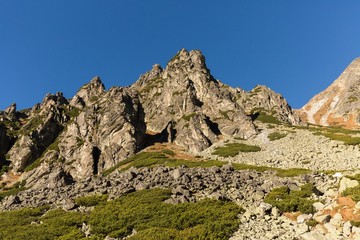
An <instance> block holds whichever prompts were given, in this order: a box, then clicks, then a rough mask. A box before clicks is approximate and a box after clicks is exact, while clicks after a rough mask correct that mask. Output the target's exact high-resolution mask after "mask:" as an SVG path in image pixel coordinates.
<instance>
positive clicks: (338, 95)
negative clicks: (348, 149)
mask: <svg viewBox="0 0 360 240" xmlns="http://www.w3.org/2000/svg"><path fill="white" fill-rule="evenodd" d="M359 112H360V58H357V59H355V60H354V61H353V62H352V63H351V64H350V65H349V66H348V67H347V68H346V69H345V71H344V72H343V73H342V74H341V75H340V76H339V78H338V79H336V80H335V81H334V82H333V83H332V84H331V85H330V86H329V87H328V88H327V89H325V90H324V91H322V92H321V93H319V94H317V95H315V96H314V97H313V98H312V99H311V100H310V101H309V102H308V103H307V104H305V105H304V106H303V107H302V108H301V109H300V110H298V113H299V115H300V117H301V119H302V120H303V121H305V122H309V123H312V124H318V125H323V126H342V127H345V128H349V129H359V128H360V118H359Z"/></svg>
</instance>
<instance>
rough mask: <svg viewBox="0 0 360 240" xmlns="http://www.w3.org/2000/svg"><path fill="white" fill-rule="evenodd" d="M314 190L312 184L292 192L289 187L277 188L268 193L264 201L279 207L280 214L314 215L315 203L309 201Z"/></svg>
mask: <svg viewBox="0 0 360 240" xmlns="http://www.w3.org/2000/svg"><path fill="white" fill-rule="evenodd" d="M314 189H315V188H314V186H313V185H312V184H311V183H308V184H305V185H303V186H301V189H300V190H298V191H294V190H290V189H289V188H288V187H280V188H275V189H273V190H272V191H271V192H270V193H268V195H267V196H266V197H265V199H264V201H265V202H266V203H269V204H271V205H272V206H275V207H277V208H278V209H279V210H280V212H297V211H300V212H302V213H314V212H315V209H314V207H313V203H314V202H315V201H314V200H310V199H309V197H310V196H311V195H312V193H313V192H314Z"/></svg>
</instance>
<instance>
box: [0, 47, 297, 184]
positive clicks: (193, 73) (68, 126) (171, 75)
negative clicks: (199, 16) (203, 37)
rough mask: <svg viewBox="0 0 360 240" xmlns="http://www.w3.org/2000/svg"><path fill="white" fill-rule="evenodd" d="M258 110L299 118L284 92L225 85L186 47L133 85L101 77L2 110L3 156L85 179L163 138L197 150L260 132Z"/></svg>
mask: <svg viewBox="0 0 360 240" xmlns="http://www.w3.org/2000/svg"><path fill="white" fill-rule="evenodd" d="M259 113H262V114H268V115H272V117H273V118H276V119H278V121H281V122H284V123H288V124H299V123H300V121H299V118H298V117H297V116H296V114H294V112H293V111H292V109H291V108H290V106H289V105H288V104H287V102H286V100H285V99H284V98H283V97H282V96H281V95H279V94H276V93H274V92H273V91H272V90H270V89H269V88H267V87H265V86H258V87H256V88H254V89H253V90H252V91H250V92H245V91H244V90H242V89H240V88H236V89H235V88H232V87H230V86H228V85H225V84H223V83H221V82H220V81H219V80H216V79H215V78H214V77H213V76H212V75H211V74H210V70H209V69H208V68H207V66H206V63H205V57H204V56H203V55H202V53H201V52H200V51H198V50H195V51H190V52H188V51H186V50H185V49H182V50H180V51H179V52H178V53H177V54H176V55H175V56H174V57H173V58H172V59H171V60H170V61H169V63H168V64H167V66H166V68H165V69H163V68H161V66H159V65H154V66H153V68H152V69H151V70H150V71H149V72H147V73H145V74H143V75H141V76H140V78H139V79H138V80H137V81H136V82H135V83H134V84H133V85H132V86H130V87H112V88H110V89H109V90H108V91H106V90H105V86H104V84H103V83H102V82H101V79H100V78H99V77H95V78H94V79H92V80H91V81H90V82H89V83H88V84H86V85H84V86H83V87H81V88H80V90H79V91H78V92H77V93H76V95H75V96H74V97H73V98H72V99H70V100H68V99H66V98H65V97H64V96H63V95H62V93H56V94H48V95H47V96H46V97H45V98H44V100H43V102H42V103H40V104H36V105H35V106H34V107H33V108H32V109H26V110H23V111H16V105H12V106H10V107H9V108H8V109H6V110H5V111H3V112H2V113H1V119H2V121H1V125H0V126H1V128H0V141H1V142H2V144H1V146H0V154H1V155H0V157H1V158H2V165H6V164H9V163H10V168H11V170H12V172H14V173H22V172H24V171H25V172H27V174H28V175H29V176H32V175H34V174H35V175H34V176H39V175H41V176H44V175H47V174H49V172H52V171H53V170H52V169H57V170H59V171H63V172H65V173H66V174H68V175H69V176H71V178H72V179H84V178H86V177H90V176H93V175H97V174H98V173H101V172H103V171H104V170H106V169H109V168H111V167H113V166H115V165H116V164H118V163H119V162H121V161H123V160H124V159H126V158H128V157H130V156H132V155H133V154H135V153H137V152H138V151H140V150H141V149H143V148H145V147H147V146H150V145H152V144H154V143H156V142H169V143H174V144H176V145H178V146H181V147H183V148H184V149H185V150H186V151H188V152H192V153H195V154H196V153H199V152H201V151H203V150H205V149H206V148H208V147H210V146H211V145H213V144H214V143H215V142H218V141H219V140H220V139H221V138H223V137H224V136H232V137H239V138H243V139H247V138H249V137H251V136H255V135H256V134H257V133H258V130H257V128H256V126H255V125H254V123H253V120H254V119H255V118H256V116H257V114H259ZM30 170H31V171H30ZM41 171H42V172H41ZM36 178H37V177H34V179H36ZM30 183H31V181H28V184H30Z"/></svg>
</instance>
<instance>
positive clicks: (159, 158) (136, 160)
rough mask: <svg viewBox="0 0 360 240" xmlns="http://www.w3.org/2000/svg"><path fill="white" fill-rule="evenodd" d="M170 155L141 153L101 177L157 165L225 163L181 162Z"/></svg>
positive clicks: (211, 163) (215, 163)
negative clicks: (116, 170) (118, 170)
mask: <svg viewBox="0 0 360 240" xmlns="http://www.w3.org/2000/svg"><path fill="white" fill-rule="evenodd" d="M169 155H170V157H171V155H172V153H171V152H169V150H163V151H162V152H141V153H138V154H136V155H134V156H132V157H130V158H128V159H126V160H124V161H122V162H120V163H118V164H117V165H115V166H114V167H112V168H109V169H108V170H106V171H104V172H103V175H108V174H110V173H111V172H113V171H114V170H115V169H120V170H122V171H125V170H127V169H129V168H130V167H136V168H140V167H155V166H158V165H164V166H168V167H177V166H186V167H212V166H218V167H221V166H223V165H224V164H226V162H223V161H216V160H208V161H205V160H204V161H199V160H196V161H195V160H183V159H173V158H169V157H168V156H169Z"/></svg>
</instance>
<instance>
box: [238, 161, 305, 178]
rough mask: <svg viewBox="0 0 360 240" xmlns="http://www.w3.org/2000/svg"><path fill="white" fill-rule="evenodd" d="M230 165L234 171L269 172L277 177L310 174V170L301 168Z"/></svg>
mask: <svg viewBox="0 0 360 240" xmlns="http://www.w3.org/2000/svg"><path fill="white" fill-rule="evenodd" d="M232 165H233V167H234V169H235V170H255V171H257V172H265V171H269V170H271V171H275V172H276V175H277V176H278V177H295V176H299V175H303V174H307V173H310V172H311V171H310V170H308V169H303V168H289V169H281V168H273V167H267V166H255V165H248V164H243V163H233V164H232Z"/></svg>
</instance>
